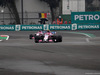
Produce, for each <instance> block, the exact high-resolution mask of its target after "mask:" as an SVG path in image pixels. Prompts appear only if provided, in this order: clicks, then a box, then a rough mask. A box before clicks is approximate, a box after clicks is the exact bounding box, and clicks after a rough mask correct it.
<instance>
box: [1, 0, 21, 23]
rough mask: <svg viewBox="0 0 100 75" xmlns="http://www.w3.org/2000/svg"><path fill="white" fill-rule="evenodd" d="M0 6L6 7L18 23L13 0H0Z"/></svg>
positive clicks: (18, 19)
mask: <svg viewBox="0 0 100 75" xmlns="http://www.w3.org/2000/svg"><path fill="white" fill-rule="evenodd" d="M0 6H1V7H4V8H5V7H7V8H8V9H9V11H10V12H11V14H12V15H13V17H14V19H15V21H16V23H17V24H20V18H19V14H18V11H17V8H16V4H15V0H0Z"/></svg>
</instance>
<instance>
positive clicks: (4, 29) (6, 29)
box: [0, 25, 15, 31]
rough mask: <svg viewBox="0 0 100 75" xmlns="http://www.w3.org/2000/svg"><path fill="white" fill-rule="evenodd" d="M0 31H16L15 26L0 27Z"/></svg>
mask: <svg viewBox="0 0 100 75" xmlns="http://www.w3.org/2000/svg"><path fill="white" fill-rule="evenodd" d="M0 31H15V25H0Z"/></svg>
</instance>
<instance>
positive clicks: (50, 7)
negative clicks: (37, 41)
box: [0, 0, 100, 25]
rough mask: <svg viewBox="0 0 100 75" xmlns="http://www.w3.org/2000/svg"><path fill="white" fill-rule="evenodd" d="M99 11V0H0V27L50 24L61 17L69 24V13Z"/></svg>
mask: <svg viewBox="0 0 100 75" xmlns="http://www.w3.org/2000/svg"><path fill="white" fill-rule="evenodd" d="M87 11H100V0H0V25H15V24H24V25H29V24H42V23H41V19H45V20H47V21H46V22H45V23H46V24H52V23H54V21H57V18H59V17H61V18H62V19H63V23H64V21H67V23H66V24H70V22H69V21H70V20H71V12H87Z"/></svg>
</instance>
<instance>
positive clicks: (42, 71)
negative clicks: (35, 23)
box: [0, 30, 100, 75]
mask: <svg viewBox="0 0 100 75" xmlns="http://www.w3.org/2000/svg"><path fill="white" fill-rule="evenodd" d="M36 32H37V31H0V35H9V39H8V40H3V41H0V75H100V31H99V30H83V31H56V32H57V34H59V35H62V37H63V40H62V42H61V43H34V40H30V39H29V35H30V34H34V33H36Z"/></svg>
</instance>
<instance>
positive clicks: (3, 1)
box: [0, 0, 14, 7]
mask: <svg viewBox="0 0 100 75" xmlns="http://www.w3.org/2000/svg"><path fill="white" fill-rule="evenodd" d="M8 3H10V4H13V3H14V0H0V6H2V7H3V6H4V7H5V6H6V5H7V4H8Z"/></svg>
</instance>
